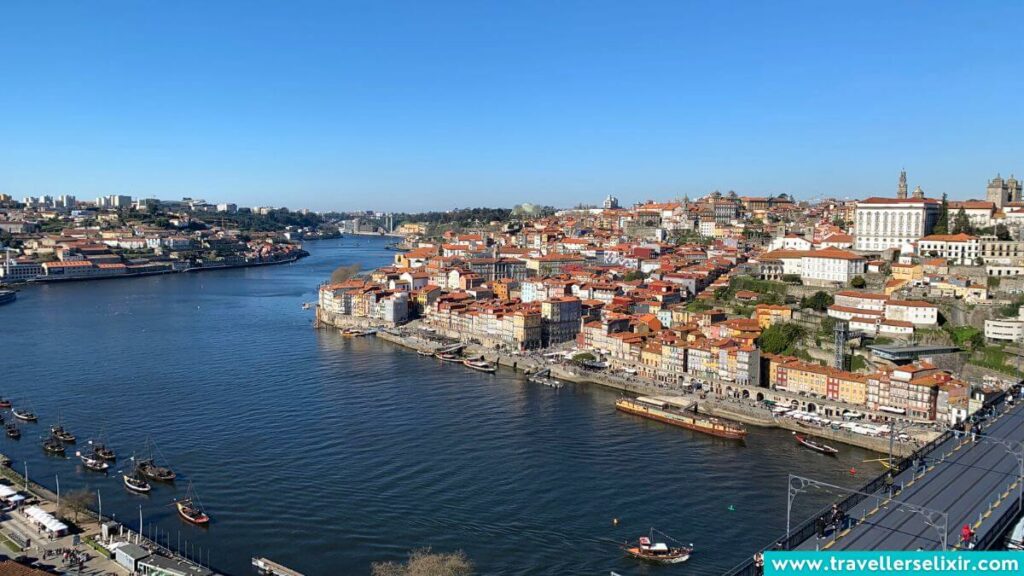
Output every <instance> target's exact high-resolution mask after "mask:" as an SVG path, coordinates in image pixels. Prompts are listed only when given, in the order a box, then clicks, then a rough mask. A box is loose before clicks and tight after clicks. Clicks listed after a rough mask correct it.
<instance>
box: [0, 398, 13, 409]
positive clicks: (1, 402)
mask: <svg viewBox="0 0 1024 576" xmlns="http://www.w3.org/2000/svg"><path fill="white" fill-rule="evenodd" d="M11 406H12V404H11V401H10V400H8V399H7V398H0V408H10V407H11Z"/></svg>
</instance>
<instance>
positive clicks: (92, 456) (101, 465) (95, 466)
mask: <svg viewBox="0 0 1024 576" xmlns="http://www.w3.org/2000/svg"><path fill="white" fill-rule="evenodd" d="M75 456H78V459H79V460H81V461H82V466H84V467H85V468H86V469H88V470H92V471H93V472H106V471H107V470H108V469H109V468H110V464H107V463H106V461H104V460H103V458H100V457H99V456H98V455H97V454H96V452H95V451H94V452H92V453H89V452H75Z"/></svg>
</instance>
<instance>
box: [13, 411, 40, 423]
mask: <svg viewBox="0 0 1024 576" xmlns="http://www.w3.org/2000/svg"><path fill="white" fill-rule="evenodd" d="M11 414H14V417H15V418H17V419H18V420H22V421H25V422H36V421H38V420H39V417H38V416H36V414H35V412H32V411H31V410H25V409H23V408H15V409H14V410H11Z"/></svg>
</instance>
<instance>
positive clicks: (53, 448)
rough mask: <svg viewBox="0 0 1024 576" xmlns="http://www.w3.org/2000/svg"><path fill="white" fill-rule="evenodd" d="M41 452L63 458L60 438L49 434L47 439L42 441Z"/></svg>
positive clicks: (62, 446)
mask: <svg viewBox="0 0 1024 576" xmlns="http://www.w3.org/2000/svg"><path fill="white" fill-rule="evenodd" d="M43 452H46V453H47V454H52V455H54V456H63V455H64V443H63V442H61V441H60V438H57V437H56V436H54V435H53V434H50V436H49V437H48V438H46V439H45V440H43Z"/></svg>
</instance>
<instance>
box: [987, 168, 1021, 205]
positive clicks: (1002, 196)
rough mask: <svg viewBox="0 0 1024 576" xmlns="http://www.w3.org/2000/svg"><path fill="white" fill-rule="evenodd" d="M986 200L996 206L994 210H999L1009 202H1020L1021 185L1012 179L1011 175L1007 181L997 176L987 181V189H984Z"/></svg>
mask: <svg viewBox="0 0 1024 576" xmlns="http://www.w3.org/2000/svg"><path fill="white" fill-rule="evenodd" d="M986 196H987V200H988V201H989V202H991V203H993V204H995V205H996V209H1001V208H1003V207H1005V206H1006V205H1007V204H1009V203H1011V202H1020V201H1021V183H1020V182H1018V181H1017V179H1016V178H1014V177H1013V174H1011V175H1010V177H1009V178H1008V179H1007V180H1003V179H1002V177H1000V176H999V174H996V177H995V178H993V179H992V180H990V181H989V183H988V188H987V189H986Z"/></svg>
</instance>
